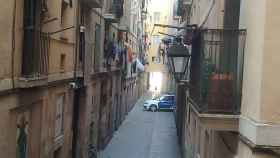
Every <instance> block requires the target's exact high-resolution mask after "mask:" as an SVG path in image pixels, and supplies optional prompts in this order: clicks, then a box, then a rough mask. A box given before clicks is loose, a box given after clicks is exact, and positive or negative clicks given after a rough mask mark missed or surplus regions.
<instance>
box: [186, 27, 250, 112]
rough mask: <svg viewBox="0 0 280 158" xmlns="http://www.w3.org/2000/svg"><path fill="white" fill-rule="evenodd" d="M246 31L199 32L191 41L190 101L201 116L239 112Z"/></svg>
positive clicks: (214, 30) (211, 30) (209, 30)
mask: <svg viewBox="0 0 280 158" xmlns="http://www.w3.org/2000/svg"><path fill="white" fill-rule="evenodd" d="M245 42H246V30H225V29H208V30H202V31H201V32H200V33H199V34H198V35H197V37H196V39H195V40H194V41H193V48H192V59H191V68H190V84H191V89H190V98H191V99H192V101H193V102H194V104H195V106H196V107H197V109H198V111H200V112H202V113H223V114H238V113H240V105H241V97H242V78H243V62H244V48H245Z"/></svg>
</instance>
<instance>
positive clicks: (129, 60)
mask: <svg viewBox="0 0 280 158" xmlns="http://www.w3.org/2000/svg"><path fill="white" fill-rule="evenodd" d="M132 60H133V52H132V49H131V47H128V62H129V63H131V62H132Z"/></svg>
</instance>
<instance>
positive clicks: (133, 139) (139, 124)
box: [99, 94, 180, 158]
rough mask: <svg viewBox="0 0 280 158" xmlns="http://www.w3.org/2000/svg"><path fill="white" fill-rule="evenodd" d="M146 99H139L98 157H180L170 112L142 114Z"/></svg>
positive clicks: (146, 112)
mask: <svg viewBox="0 0 280 158" xmlns="http://www.w3.org/2000/svg"><path fill="white" fill-rule="evenodd" d="M149 97H150V95H148V94H146V95H145V96H143V97H142V98H141V99H139V101H138V102H137V103H136V105H135V107H134V109H133V110H132V111H131V112H130V113H129V115H128V116H127V118H126V120H125V121H124V122H123V124H122V125H121V126H120V128H119V130H118V131H116V132H115V135H114V137H113V138H112V140H111V142H110V143H109V144H108V146H107V147H106V149H105V150H104V151H101V153H100V155H99V157H100V158H180V153H179V147H178V143H177V135H176V127H175V121H174V115H173V113H172V112H155V113H153V112H149V111H143V107H142V105H143V102H144V101H145V100H146V99H148V98H149Z"/></svg>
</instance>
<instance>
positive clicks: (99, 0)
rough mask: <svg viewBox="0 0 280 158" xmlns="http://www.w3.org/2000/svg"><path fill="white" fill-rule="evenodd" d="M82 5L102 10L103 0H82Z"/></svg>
mask: <svg viewBox="0 0 280 158" xmlns="http://www.w3.org/2000/svg"><path fill="white" fill-rule="evenodd" d="M82 3H83V4H85V5H86V6H88V7H90V8H102V7H103V4H104V0H82Z"/></svg>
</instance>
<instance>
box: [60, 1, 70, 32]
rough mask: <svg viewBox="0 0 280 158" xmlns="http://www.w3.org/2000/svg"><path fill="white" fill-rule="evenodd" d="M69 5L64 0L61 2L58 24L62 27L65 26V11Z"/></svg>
mask: <svg viewBox="0 0 280 158" xmlns="http://www.w3.org/2000/svg"><path fill="white" fill-rule="evenodd" d="M68 5H69V3H68V2H67V1H66V0H62V2H61V12H60V24H61V26H62V27H64V26H65V21H66V10H67V6H68Z"/></svg>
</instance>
